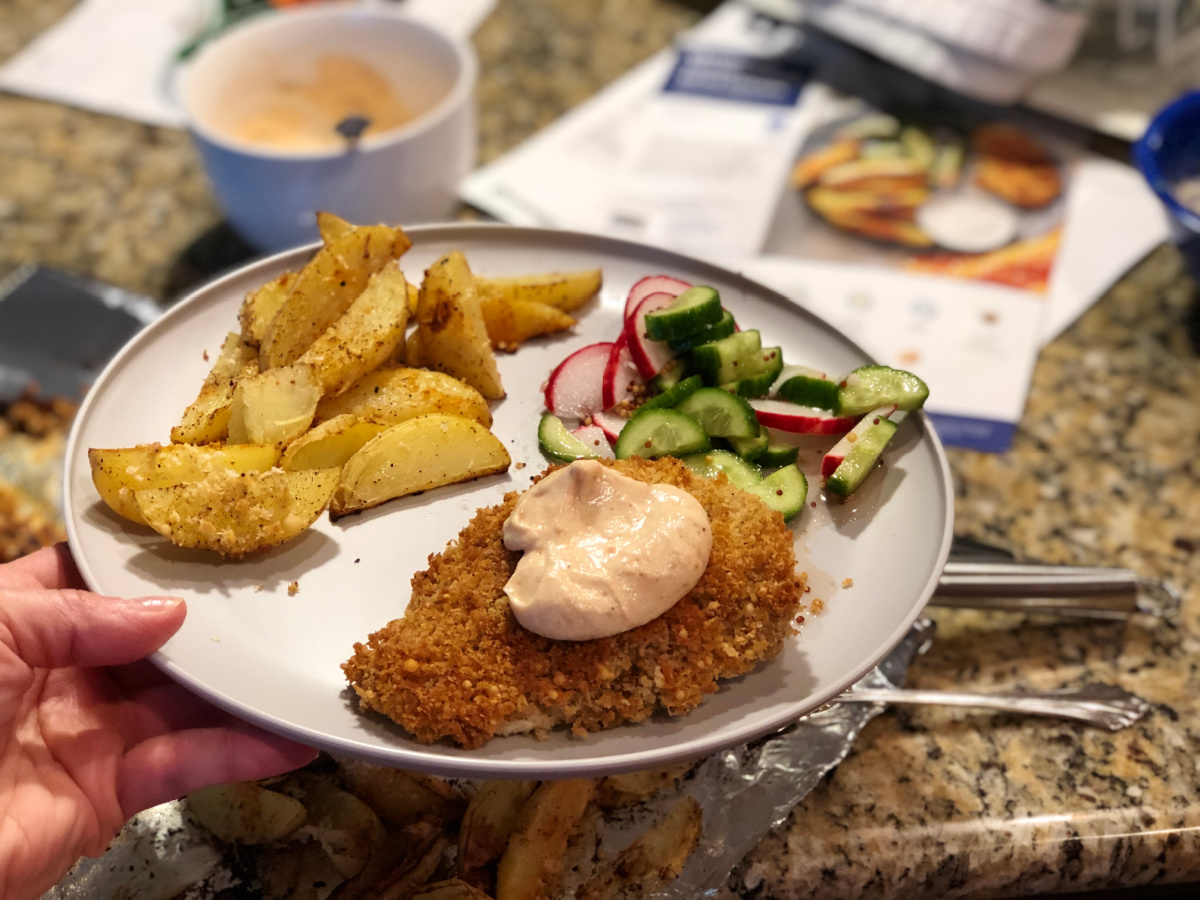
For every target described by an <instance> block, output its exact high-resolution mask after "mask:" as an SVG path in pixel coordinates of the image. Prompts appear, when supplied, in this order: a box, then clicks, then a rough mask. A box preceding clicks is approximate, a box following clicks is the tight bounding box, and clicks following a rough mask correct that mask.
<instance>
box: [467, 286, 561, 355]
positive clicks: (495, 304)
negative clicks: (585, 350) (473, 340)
mask: <svg viewBox="0 0 1200 900" xmlns="http://www.w3.org/2000/svg"><path fill="white" fill-rule="evenodd" d="M480 309H481V310H482V311H483V324H484V327H486V328H487V334H488V340H490V341H491V342H492V349H494V350H507V351H509V352H512V351H513V350H516V349H517V347H519V346H520V345H521V344H523V343H525V341H527V340H529V339H530V338H535V337H538V336H540V335H543V334H553V333H554V332H556V331H564V330H566V329H567V328H570V327H571V326H572V325H574V324H575V320H574V319H573V318H571V317H570V316H569V315H567V314H566V313H565V312H563V311H562V310H561V309H557V308H555V307H553V306H550V305H548V304H546V303H538V302H537V301H535V300H504V299H501V298H499V297H487V298H484V300H483V301H482V302H481V303H480Z"/></svg>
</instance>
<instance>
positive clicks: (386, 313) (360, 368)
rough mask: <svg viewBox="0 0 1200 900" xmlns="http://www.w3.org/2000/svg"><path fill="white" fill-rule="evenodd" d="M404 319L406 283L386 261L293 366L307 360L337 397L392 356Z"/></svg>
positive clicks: (324, 386) (329, 392) (400, 339)
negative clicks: (340, 314) (386, 264)
mask: <svg viewBox="0 0 1200 900" xmlns="http://www.w3.org/2000/svg"><path fill="white" fill-rule="evenodd" d="M406 324H408V282H407V281H405V280H404V273H403V272H401V271H400V268H399V267H398V266H385V267H384V268H383V269H381V270H380V271H378V272H376V273H375V274H374V275H372V276H371V279H370V281H368V282H367V286H366V287H365V288H364V289H363V292H362V293H361V294H359V295H358V298H357V299H356V300H355V301H354V302H353V303H351V304H350V308H349V309H347V310H346V312H345V313H344V314H343V315H342V317H341V318H340V319H338V320H337V321H336V322H334V323H333V324H332V325H330V326H329V328H328V329H327V330H326V331H325V333H324V334H323V335H321V336H320V337H319V338H317V340H316V341H315V342H314V343H313V344H312V346H311V347H309V348H308V349H307V350H305V351H304V353H303V354H301V356H300V359H299V360H297V365H305V364H307V365H311V366H312V367H313V368H314V369H315V370H316V373H317V379H318V380H319V381H320V382H321V387H322V389H323V390H324V393H325V396H329V397H336V396H337V395H338V394H341V393H344V392H345V391H346V390H347V389H348V388H349V387H350V386H351V385H352V384H354V382H356V381H358V380H359V379H360V378H362V377H363V376H364V375H366V374H367V373H368V372H370V371H372V370H374V369H377V368H378V367H379V366H380V365H382V364H383V363H384V362H386V361H387V360H388V359H390V358H392V357H393V356H394V355H395V352H396V348H397V347H399V346H403V344H404V326H405V325H406Z"/></svg>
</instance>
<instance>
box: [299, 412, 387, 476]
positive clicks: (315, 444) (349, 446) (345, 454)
mask: <svg viewBox="0 0 1200 900" xmlns="http://www.w3.org/2000/svg"><path fill="white" fill-rule="evenodd" d="M387 427H388V426H387V425H386V424H383V423H380V422H371V421H368V420H366V419H360V418H358V416H351V415H345V416H336V417H334V418H332V419H330V420H329V421H327V422H322V423H321V424H320V425H315V426H313V427H312V428H310V429H309V430H308V431H306V432H304V434H302V435H300V437H298V438H296V439H295V440H294V441H292V442H291V443H290V444H288V445H287V449H286V450H284V451H283V456H281V457H280V458H279V468H281V469H292V470H296V469H329V468H334V467H336V468H339V469H340V468H341V467H342V466H344V465H345V464H346V460H348V459H349V458H350V457H352V456H353V455H354V454H355V453H357V452H358V451H359V450H361V449H362V447H363V445H364V444H365V443H366V442H367V441H369V440H371V438H373V437H375V435H377V434H379V433H380V432H381V431H384V430H386V429H387Z"/></svg>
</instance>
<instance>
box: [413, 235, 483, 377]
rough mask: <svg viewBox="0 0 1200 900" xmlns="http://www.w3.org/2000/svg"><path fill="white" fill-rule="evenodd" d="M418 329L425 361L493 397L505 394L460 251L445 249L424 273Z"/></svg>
mask: <svg viewBox="0 0 1200 900" xmlns="http://www.w3.org/2000/svg"><path fill="white" fill-rule="evenodd" d="M417 334H418V335H419V338H418V340H419V341H420V347H421V350H420V359H421V364H422V365H424V366H426V367H427V368H430V369H436V370H437V371H439V372H445V373H446V374H447V375H453V376H454V377H455V378H461V379H462V380H463V381H465V382H466V383H467V384H469V385H471V387H473V388H475V390H477V391H479V393H481V394H483V396H485V397H487V398H488V399H489V400H498V399H500V398H501V397H503V396H504V387H503V385H501V383H500V372H499V370H498V369H497V368H496V358H495V356H493V355H492V344H491V341H489V340H488V334H487V325H486V324H485V323H484V321H483V310H482V309H481V307H480V301H479V294H478V292H477V291H476V290H475V276H474V275H472V274H471V270H470V268H468V266H467V261H466V259H465V258H464V257H463V255H462V254H461V253H459V252H457V251H455V252H453V253H448V254H446V255H445V256H443V257H442V258H441V259H439V260H438V261H437V262H435V263H434V264H433V265H432V266H430V267H429V269H428V270H427V271H426V272H425V280H424V282H422V284H421V295H420V300H419V301H418V303H417Z"/></svg>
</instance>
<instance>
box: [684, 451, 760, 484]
mask: <svg viewBox="0 0 1200 900" xmlns="http://www.w3.org/2000/svg"><path fill="white" fill-rule="evenodd" d="M680 459H681V460H682V462H683V464H684V465H686V466H687V467H688V468H689V469H691V470H692V471H694V472H696V473H697V474H699V475H703V476H704V477H705V478H716V477H717V476H718V475H720V474H721V473H722V472H724V473H725V477H726V478H728V479H729V483H730V484H732V485H733V486H734V487H738V488H743V489H745V488H749V487H753V486H754V485H757V484H761V483H762V480H763V477H762V471H761V470H760V469H759V468H758V466H756V465H754V463H751V462H746V460H744V459H742V458H741V457H740V456H738V455H737V454H736V453H730V452H729V451H728V450H709V451H708V452H707V453H689V454H687V456H682V457H680Z"/></svg>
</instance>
